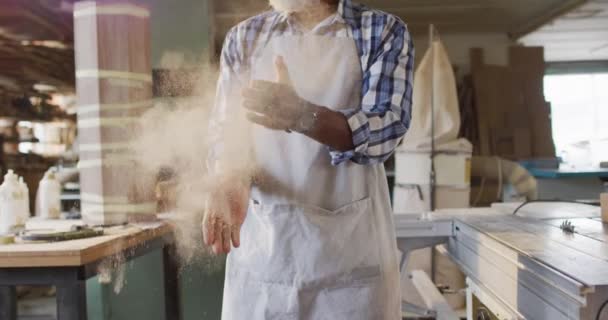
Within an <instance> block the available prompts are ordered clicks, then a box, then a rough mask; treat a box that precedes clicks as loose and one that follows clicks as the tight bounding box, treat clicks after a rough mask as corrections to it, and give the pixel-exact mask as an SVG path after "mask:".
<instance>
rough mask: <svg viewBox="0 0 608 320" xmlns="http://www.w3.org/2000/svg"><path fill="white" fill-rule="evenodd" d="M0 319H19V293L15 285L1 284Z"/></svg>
mask: <svg viewBox="0 0 608 320" xmlns="http://www.w3.org/2000/svg"><path fill="white" fill-rule="evenodd" d="M0 319H7V320H16V319H17V293H16V291H15V287H14V286H0Z"/></svg>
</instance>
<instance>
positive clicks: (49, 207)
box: [36, 168, 61, 219]
mask: <svg viewBox="0 0 608 320" xmlns="http://www.w3.org/2000/svg"><path fill="white" fill-rule="evenodd" d="M60 197H61V184H60V183H59V181H58V180H57V178H56V176H55V169H53V168H51V169H49V170H48V171H47V172H46V173H45V174H44V178H42V180H40V184H39V185H38V198H37V199H36V204H37V208H36V209H37V215H38V216H39V217H41V218H43V219H59V215H60V214H61V198H60Z"/></svg>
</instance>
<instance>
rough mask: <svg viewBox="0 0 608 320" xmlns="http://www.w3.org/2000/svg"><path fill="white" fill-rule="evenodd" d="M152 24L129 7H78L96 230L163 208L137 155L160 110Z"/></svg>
mask: <svg viewBox="0 0 608 320" xmlns="http://www.w3.org/2000/svg"><path fill="white" fill-rule="evenodd" d="M149 17H150V12H149V10H148V9H147V8H144V7H142V6H140V5H135V4H132V3H129V2H128V1H112V2H95V1H84V2H76V3H75V5H74V48H75V56H76V93H77V96H78V135H79V155H80V162H79V169H80V187H81V210H82V214H83V218H84V219H85V220H86V221H87V222H88V223H91V224H103V225H110V224H119V223H123V222H126V221H127V216H128V214H130V213H137V214H146V213H154V212H155V209H156V206H155V203H154V201H153V199H154V198H153V193H152V192H153V186H152V185H151V183H145V182H144V181H143V180H141V176H142V174H139V172H138V168H137V166H136V165H135V163H134V157H133V155H132V154H131V151H130V150H132V148H131V145H130V143H131V139H132V136H133V134H134V131H135V130H134V129H135V126H136V125H137V120H138V118H139V117H140V116H141V115H142V114H143V113H144V112H145V111H146V110H148V109H149V108H150V107H151V106H152V100H151V99H152V75H151V62H150V28H149Z"/></svg>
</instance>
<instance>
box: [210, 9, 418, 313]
mask: <svg viewBox="0 0 608 320" xmlns="http://www.w3.org/2000/svg"><path fill="white" fill-rule="evenodd" d="M270 3H271V5H272V6H273V8H274V10H272V11H269V12H266V13H263V14H261V15H258V16H256V17H253V18H251V19H249V20H246V21H244V22H242V23H240V24H239V25H237V26H236V27H234V28H233V29H232V30H231V31H230V32H229V33H228V35H227V37H226V41H225V44H224V48H223V51H222V56H221V70H220V72H221V75H220V80H219V84H218V95H217V102H216V108H215V111H214V115H213V116H214V117H215V119H214V124H215V127H214V128H217V130H224V132H237V131H238V132H247V133H246V134H244V135H243V136H241V138H239V139H233V140H239V141H240V140H245V139H246V137H249V138H250V139H251V141H252V146H251V152H252V160H251V161H253V163H254V165H255V169H256V170H255V175H254V176H253V177H252V178H251V179H249V178H248V176H247V174H246V172H247V170H245V169H243V168H244V167H246V166H247V165H246V164H247V162H249V160H247V161H243V160H242V159H249V158H247V157H246V154H247V152H246V151H247V150H244V148H232V149H231V150H226V148H224V149H222V151H220V152H219V153H220V154H222V153H223V156H219V159H222V160H221V161H216V162H215V166H214V169H212V172H213V173H215V174H217V176H218V180H217V181H218V182H217V185H218V188H217V189H216V192H215V193H214V194H213V195H212V196H211V197H209V199H208V202H207V210H206V212H205V218H204V221H203V232H204V241H205V243H206V244H207V245H209V246H211V247H212V248H213V251H214V252H215V253H228V252H230V251H231V243H232V246H234V247H235V249H234V250H232V252H230V254H229V255H228V261H227V266H226V283H225V290H224V301H223V313H222V318H223V319H226V320H227V319H400V300H401V299H400V292H399V270H398V262H397V248H396V241H395V234H394V227H393V220H392V213H391V208H390V202H389V193H388V187H387V182H386V175H385V171H384V165H383V162H384V161H385V160H386V159H387V158H388V157H389V156H390V155H391V154H392V152H393V151H394V149H395V147H396V146H397V145H398V143H399V142H400V140H401V138H402V137H403V135H404V134H405V133H406V131H407V129H408V127H409V121H410V115H411V101H412V71H413V70H412V69H413V62H414V48H413V45H412V41H411V38H410V36H409V33H408V31H407V28H406V26H405V24H404V23H403V22H402V21H401V20H399V19H398V18H396V17H394V16H392V15H389V14H386V13H383V12H380V11H376V10H370V9H368V8H366V7H363V6H360V5H357V4H354V3H352V2H351V0H340V1H338V0H271V1H270ZM243 110H246V118H247V119H248V121H249V122H251V123H253V124H254V125H253V126H252V128H251V131H246V130H245V129H241V130H238V126H237V127H235V126H234V124H233V127H232V129H233V130H232V131H230V130H227V129H225V127H224V128H222V126H226V125H228V126H229V125H230V123H234V122H236V121H237V118H238V117H239V116H238V115H239V114H240V112H241V111H243ZM225 140H226V139H225ZM228 140H229V139H228ZM222 143H224V144H227V143H226V141H223V142H222ZM220 149H221V148H220ZM228 149H230V148H228ZM226 163H230V165H226ZM235 163H237V164H238V165H234V164H235ZM218 168H220V169H218ZM227 213H229V214H227Z"/></svg>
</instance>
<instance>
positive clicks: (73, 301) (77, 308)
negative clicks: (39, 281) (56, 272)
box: [57, 280, 87, 320]
mask: <svg viewBox="0 0 608 320" xmlns="http://www.w3.org/2000/svg"><path fill="white" fill-rule="evenodd" d="M86 295H87V288H86V281H84V280H76V281H75V282H73V283H71V284H62V285H57V319H58V320H86V319H87V296H86Z"/></svg>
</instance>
